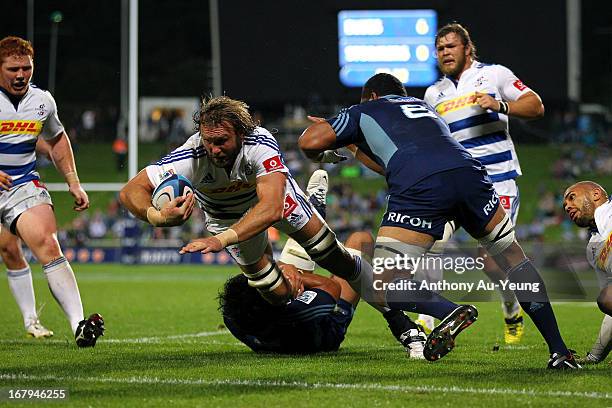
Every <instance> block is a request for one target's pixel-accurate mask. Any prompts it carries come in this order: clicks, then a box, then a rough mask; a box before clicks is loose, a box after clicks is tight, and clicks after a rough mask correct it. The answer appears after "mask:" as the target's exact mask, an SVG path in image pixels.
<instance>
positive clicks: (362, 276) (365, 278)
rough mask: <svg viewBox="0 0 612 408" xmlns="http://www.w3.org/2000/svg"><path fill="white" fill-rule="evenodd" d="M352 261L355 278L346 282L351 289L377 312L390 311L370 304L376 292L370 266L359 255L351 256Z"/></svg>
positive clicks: (372, 271)
mask: <svg viewBox="0 0 612 408" xmlns="http://www.w3.org/2000/svg"><path fill="white" fill-rule="evenodd" d="M353 259H355V278H353V279H351V280H350V281H347V282H348V283H349V285H351V288H353V290H354V291H355V292H357V293H359V295H360V296H361V298H362V299H363V300H364V301H366V302H368V303H369V304H370V305H372V306H373V307H374V308H375V309H376V310H378V311H379V312H381V313H384V312H386V311H388V310H390V309H389V308H387V307H383V306H379V305H375V304H373V303H372V302H373V300H375V296H374V295H375V292H376V291H375V290H374V270H373V269H372V265H371V264H370V263H369V262H368V261H366V260H365V259H363V258H362V257H361V256H359V255H353Z"/></svg>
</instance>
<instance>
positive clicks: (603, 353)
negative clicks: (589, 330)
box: [591, 315, 612, 361]
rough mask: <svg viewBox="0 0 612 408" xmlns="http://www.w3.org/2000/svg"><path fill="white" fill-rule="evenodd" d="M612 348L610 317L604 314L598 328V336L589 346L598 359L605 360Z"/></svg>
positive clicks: (611, 322)
mask: <svg viewBox="0 0 612 408" xmlns="http://www.w3.org/2000/svg"><path fill="white" fill-rule="evenodd" d="M610 349H612V317H610V316H608V315H605V317H604V319H603V321H602V322H601V328H600V329H599V336H598V337H597V340H596V341H595V344H593V347H592V348H591V354H593V356H595V357H597V359H598V360H599V361H603V360H605V358H606V357H607V356H608V354H609V353H610Z"/></svg>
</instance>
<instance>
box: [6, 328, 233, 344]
mask: <svg viewBox="0 0 612 408" xmlns="http://www.w3.org/2000/svg"><path fill="white" fill-rule="evenodd" d="M224 334H231V333H230V332H229V331H228V330H217V331H211V332H199V333H191V334H178V335H172V336H158V337H140V338H133V339H113V338H109V339H107V338H105V337H102V338H101V339H100V342H104V343H118V344H139V343H166V342H173V340H179V341H180V340H190V339H196V338H201V337H211V336H221V335H224ZM36 341H37V340H35V339H28V340H9V339H0V344H25V343H28V344H32V343H33V342H36ZM39 341H40V342H41V343H66V341H67V340H61V339H41V340H39ZM228 344H233V343H228ZM236 344H238V343H236Z"/></svg>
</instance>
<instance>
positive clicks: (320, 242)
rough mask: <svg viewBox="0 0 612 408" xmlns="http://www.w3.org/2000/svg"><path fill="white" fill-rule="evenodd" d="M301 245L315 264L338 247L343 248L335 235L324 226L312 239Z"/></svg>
mask: <svg viewBox="0 0 612 408" xmlns="http://www.w3.org/2000/svg"><path fill="white" fill-rule="evenodd" d="M301 245H302V247H303V248H304V250H305V251H306V253H307V254H308V255H309V256H310V258H312V260H313V261H315V262H317V263H319V262H320V261H322V260H324V259H325V258H327V257H328V256H329V255H330V254H331V253H332V252H334V249H335V248H337V247H338V246H340V247H342V248H344V247H343V246H342V245H341V244H340V243H339V242H338V240H337V239H336V234H334V232H333V231H332V230H330V229H329V227H328V226H327V225H326V224H325V225H323V227H322V228H321V230H320V231H319V232H317V233H316V234H315V236H314V237H312V238H311V239H309V240H308V241H306V242H304V243H302V244H301Z"/></svg>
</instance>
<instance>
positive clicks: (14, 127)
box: [0, 120, 42, 135]
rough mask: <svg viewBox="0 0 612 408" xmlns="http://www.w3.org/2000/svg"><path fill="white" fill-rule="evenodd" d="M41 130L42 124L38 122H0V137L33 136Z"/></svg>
mask: <svg viewBox="0 0 612 408" xmlns="http://www.w3.org/2000/svg"><path fill="white" fill-rule="evenodd" d="M41 130H42V122H40V121H38V120H0V135H9V134H33V135H38V134H39V133H40V131H41Z"/></svg>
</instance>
